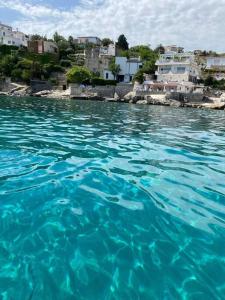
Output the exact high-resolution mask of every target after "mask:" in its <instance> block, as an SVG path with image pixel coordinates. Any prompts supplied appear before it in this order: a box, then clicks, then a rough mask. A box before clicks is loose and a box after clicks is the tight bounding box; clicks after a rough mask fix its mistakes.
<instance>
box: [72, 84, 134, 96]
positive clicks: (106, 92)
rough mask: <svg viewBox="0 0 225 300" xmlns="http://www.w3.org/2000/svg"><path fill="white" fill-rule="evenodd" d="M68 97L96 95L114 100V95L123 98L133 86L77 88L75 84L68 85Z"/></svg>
mask: <svg viewBox="0 0 225 300" xmlns="http://www.w3.org/2000/svg"><path fill="white" fill-rule="evenodd" d="M69 89H70V96H71V97H79V96H81V95H83V94H86V95H91V94H97V95H98V96H99V97H101V98H102V97H103V98H114V95H115V93H116V94H117V95H118V96H119V97H120V98H123V97H124V96H125V95H126V94H128V93H129V92H131V91H132V90H133V85H128V84H119V85H117V86H113V85H106V86H94V87H92V86H79V85H77V84H70V86H69Z"/></svg>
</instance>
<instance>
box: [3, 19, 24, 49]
mask: <svg viewBox="0 0 225 300" xmlns="http://www.w3.org/2000/svg"><path fill="white" fill-rule="evenodd" d="M27 42H28V36H27V35H26V34H24V33H23V32H20V31H18V30H16V31H13V29H12V27H11V26H8V25H4V24H2V23H0V45H1V44H2V45H8V46H17V47H20V46H24V47H27Z"/></svg>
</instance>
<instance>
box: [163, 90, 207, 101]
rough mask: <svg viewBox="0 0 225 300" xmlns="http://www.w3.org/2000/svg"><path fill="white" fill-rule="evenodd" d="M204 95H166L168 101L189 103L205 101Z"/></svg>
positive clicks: (175, 93) (176, 93)
mask: <svg viewBox="0 0 225 300" xmlns="http://www.w3.org/2000/svg"><path fill="white" fill-rule="evenodd" d="M203 98H204V95H203V94H202V93H179V92H171V93H169V94H167V95H166V99H172V100H177V101H182V102H184V101H187V102H199V101H203Z"/></svg>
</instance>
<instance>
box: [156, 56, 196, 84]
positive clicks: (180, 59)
mask: <svg viewBox="0 0 225 300" xmlns="http://www.w3.org/2000/svg"><path fill="white" fill-rule="evenodd" d="M156 66H157V71H156V73H155V74H156V76H157V81H159V82H188V81H191V82H196V80H197V79H198V78H199V72H200V71H199V67H198V65H197V63H196V61H195V56H194V54H192V53H189V52H186V53H178V52H167V53H165V54H162V55H160V57H159V59H158V60H157V61H156Z"/></svg>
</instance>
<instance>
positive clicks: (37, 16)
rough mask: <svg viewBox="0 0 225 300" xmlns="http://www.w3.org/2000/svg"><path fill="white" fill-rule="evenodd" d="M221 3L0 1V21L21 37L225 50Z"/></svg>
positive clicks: (201, 0) (168, 0) (174, 0)
mask: <svg viewBox="0 0 225 300" xmlns="http://www.w3.org/2000/svg"><path fill="white" fill-rule="evenodd" d="M224 16H225V0H138V1H135V0H117V1H116V0H0V22H2V23H7V24H10V25H12V26H13V27H14V28H19V29H20V30H22V31H24V32H26V33H41V34H46V35H47V36H51V35H52V34H53V33H54V32H55V31H56V30H57V31H58V32H59V33H61V34H64V35H66V36H68V35H73V36H80V35H97V36H99V37H101V38H102V37H112V38H113V39H116V38H117V37H118V35H119V34H120V33H124V34H125V35H126V36H127V39H128V41H129V43H130V44H131V45H136V44H151V45H152V46H153V47H154V46H156V45H158V44H159V43H162V44H178V45H181V46H184V47H185V48H186V49H187V50H193V49H207V50H210V49H213V50H217V51H220V52H225V17H224Z"/></svg>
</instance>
